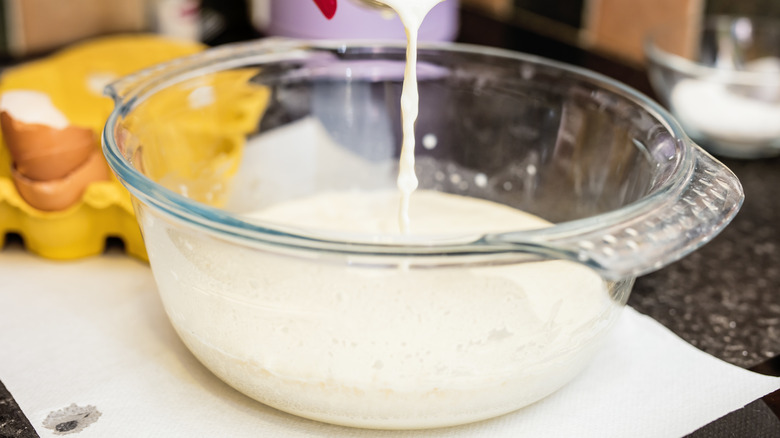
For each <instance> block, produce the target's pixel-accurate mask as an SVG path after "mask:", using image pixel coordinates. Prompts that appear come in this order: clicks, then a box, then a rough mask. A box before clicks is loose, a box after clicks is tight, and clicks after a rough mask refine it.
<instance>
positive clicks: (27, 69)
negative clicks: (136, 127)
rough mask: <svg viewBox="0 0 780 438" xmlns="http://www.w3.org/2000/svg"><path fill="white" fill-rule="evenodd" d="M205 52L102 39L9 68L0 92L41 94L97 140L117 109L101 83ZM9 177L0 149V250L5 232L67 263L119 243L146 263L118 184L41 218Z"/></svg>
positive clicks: (150, 39) (183, 45)
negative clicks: (112, 239)
mask: <svg viewBox="0 0 780 438" xmlns="http://www.w3.org/2000/svg"><path fill="white" fill-rule="evenodd" d="M203 48H204V47H203V46H202V45H200V44H195V43H190V42H182V41H176V40H170V39H165V38H162V37H158V36H153V35H124V36H113V37H107V38H102V39H98V40H93V41H89V42H86V43H82V44H79V45H77V46H73V47H71V48H69V49H66V50H63V51H61V52H59V53H57V54H54V55H52V56H50V57H48V58H46V59H42V60H40V61H36V62H31V63H28V64H25V65H22V66H19V67H16V68H12V69H8V70H7V71H5V72H4V73H3V75H2V78H0V93H2V92H5V91H10V90H20V89H21V90H33V91H41V92H44V93H46V94H48V95H49V97H50V98H51V100H52V103H53V104H54V105H55V106H56V107H57V108H58V109H59V110H60V111H62V112H63V113H64V114H65V115H66V116H67V117H68V119H69V120H70V122H71V123H72V124H74V125H77V126H82V127H87V128H90V129H92V130H93V132H94V133H95V135H96V136H99V134H100V132H101V130H102V129H103V125H104V123H105V120H106V119H107V117H108V115H109V114H110V113H111V111H112V109H113V106H114V104H113V101H112V100H111V99H109V98H108V97H105V96H103V95H102V88H103V86H104V85H106V83H108V82H111V81H112V80H114V79H117V78H119V77H122V76H124V75H127V74H130V73H132V72H134V71H137V70H140V69H142V68H144V67H148V66H151V65H154V64H157V63H160V62H164V61H166V60H170V59H173V58H176V57H180V56H185V55H190V54H194V53H197V52H199V51H201V50H203ZM97 138H99V137H97ZM10 173H11V160H10V156H9V153H8V150H7V148H6V147H5V145H4V144H1V143H0V248H1V247H2V246H3V245H4V244H5V240H6V236H7V234H8V233H17V234H19V235H20V236H22V238H23V240H24V243H25V246H26V248H27V249H28V250H29V251H31V252H33V253H35V254H38V255H40V256H43V257H46V258H51V259H59V260H67V259H76V258H81V257H87V256H92V255H96V254H100V253H102V252H103V251H104V247H105V243H106V239H107V238H109V237H117V238H119V239H121V240H122V241H123V242H124V246H125V250H126V251H127V253H128V254H130V255H133V256H135V257H138V258H141V259H146V251H145V248H144V244H143V240H142V237H141V233H140V231H139V228H138V225H137V223H136V220H135V217H134V214H133V208H132V202H131V199H130V195H129V193H128V192H127V191H126V190H125V189H124V187H122V185H121V184H120V183H119V182H118V181H117V180H116V179H115V178H112V180H110V181H101V182H95V183H92V184H90V185H89V186H88V187H87V189H86V191H85V193H84V195H83V196H82V198H81V200H80V201H79V202H78V203H76V204H75V205H72V206H70V207H69V208H67V209H65V210H62V211H56V212H46V211H40V210H37V209H35V208H33V207H31V206H30V205H29V204H27V203H26V202H25V201H24V200H23V199H22V197H21V196H20V195H19V193H18V192H17V190H16V187H15V186H14V183H13V181H12V180H11V177H10Z"/></svg>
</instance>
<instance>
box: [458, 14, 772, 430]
mask: <svg viewBox="0 0 780 438" xmlns="http://www.w3.org/2000/svg"><path fill="white" fill-rule="evenodd" d="M461 20H462V21H461V34H460V37H459V40H460V41H462V42H467V43H472V44H482V45H488V46H495V47H503V48H507V49H511V50H517V51H521V52H526V53H531V54H535V55H540V56H544V57H547V58H551V59H555V60H559V61H563V62H567V63H570V64H574V65H578V66H581V67H584V68H587V69H590V70H594V71H597V72H599V73H602V74H604V75H607V76H610V77H612V78H615V79H617V80H619V81H621V82H623V83H626V84H628V85H630V86H632V87H634V88H636V89H637V90H639V91H641V92H643V93H645V94H647V95H649V96H651V97H655V96H654V94H653V91H652V88H651V86H650V83H649V80H648V78H647V74H646V72H645V71H644V70H643V69H642V68H639V67H636V66H631V65H627V64H625V63H621V62H618V61H615V60H612V59H610V58H607V57H605V56H602V55H599V54H596V53H593V52H589V51H587V50H583V49H580V48H576V47H573V46H571V45H567V44H564V43H562V42H559V41H556V40H553V39H550V38H547V37H544V36H540V35H537V34H534V33H530V32H528V31H525V30H523V29H520V28H518V27H514V26H511V25H507V24H503V23H500V22H498V21H495V20H493V19H490V18H487V17H484V16H481V15H479V14H474V13H469V12H464V13H463V14H462V16H461ZM720 160H721V161H722V162H723V163H724V164H726V165H727V166H728V167H729V168H730V169H731V170H732V171H733V172H734V173H735V174H736V175H737V177H738V178H739V179H740V181H741V183H742V185H743V188H744V191H745V202H744V204H743V206H742V209H741V210H740V212H739V214H738V215H737V217H736V218H735V219H734V221H733V222H732V223H731V224H730V225H729V226H728V227H727V228H726V229H725V230H724V231H723V232H722V233H721V234H720V235H718V236H717V237H716V238H715V239H713V240H712V241H711V242H710V243H708V244H707V245H705V246H704V247H702V248H700V249H699V250H697V251H695V252H694V253H692V254H691V255H689V256H687V257H685V258H683V259H682V260H680V261H678V262H676V263H673V264H671V265H669V266H667V267H665V268H663V269H661V270H660V271H657V272H654V273H651V274H649V275H646V276H643V277H640V278H638V279H637V281H636V285H635V287H634V290H633V292H632V294H631V297H630V299H629V301H628V304H629V305H630V306H632V307H634V308H635V309H637V310H638V311H640V312H642V313H645V314H647V315H650V316H652V317H653V318H654V319H655V320H657V321H658V322H660V323H662V324H663V325H664V326H666V327H668V328H669V329H671V330H672V331H673V332H675V333H676V334H677V335H678V336H680V337H681V338H683V339H685V340H686V341H688V342H689V343H691V344H692V345H694V346H696V347H698V348H699V349H701V350H703V351H705V352H707V353H709V354H711V355H713V356H715V357H717V358H720V359H722V360H724V361H726V362H729V363H732V364H734V365H737V366H740V367H743V368H748V369H752V370H754V371H758V372H761V373H764V374H769V375H774V376H778V375H780V297H778V292H780V200H778V197H777V193H778V187H780V158H774V159H764V160H735V159H724V158H720ZM693 408H694V407H692V409H693ZM773 412H774V414H773ZM777 415H780V391H779V392H775V393H774V394H770V395H768V396H766V397H764V399H763V400H762V401H757V402H755V403H753V404H751V405H748V406H747V407H746V408H745V409H742V410H740V411H737V412H735V413H733V414H731V415H729V416H727V417H725V418H723V419H721V420H718V421H716V422H715V423H713V424H711V425H710V426H708V427H705V428H704V429H702V430H700V431H699V432H697V433H695V434H693V435H692V436H693V437H721V436H723V437H726V436H728V437H732V436H737V437H742V436H762V437H775V436H780V420H778V417H777ZM751 427H755V428H753V429H751Z"/></svg>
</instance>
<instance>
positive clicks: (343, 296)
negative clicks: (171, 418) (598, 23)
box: [103, 40, 743, 428]
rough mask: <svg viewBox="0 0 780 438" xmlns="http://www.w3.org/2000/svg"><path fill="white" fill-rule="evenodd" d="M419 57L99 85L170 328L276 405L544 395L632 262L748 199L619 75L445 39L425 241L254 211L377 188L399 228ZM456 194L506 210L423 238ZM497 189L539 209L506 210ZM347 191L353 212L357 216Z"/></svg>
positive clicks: (446, 410)
mask: <svg viewBox="0 0 780 438" xmlns="http://www.w3.org/2000/svg"><path fill="white" fill-rule="evenodd" d="M404 64H405V47H404V46H402V45H392V44H379V43H377V44H371V43H355V44H348V43H324V42H316V43H314V42H301V41H290V40H265V41H259V42H252V43H247V44H240V45H233V46H225V47H221V48H217V49H212V50H209V51H207V52H205V53H202V54H199V55H196V56H193V57H190V58H184V59H180V60H177V61H174V62H172V63H169V64H164V65H161V66H158V67H155V68H152V69H149V70H146V71H143V72H140V73H138V74H136V75H133V76H130V77H127V78H124V79H122V80H120V81H119V82H117V83H115V84H113V85H111V86H109V88H108V92H109V93H110V94H111V95H112V97H113V98H114V99H115V101H116V108H115V110H114V112H113V113H112V114H111V116H110V117H109V119H108V121H107V124H106V128H105V131H104V134H103V141H104V151H105V154H106V157H107V160H108V162H109V164H110V166H111V168H112V169H113V171H114V172H115V173H116V175H117V177H118V178H119V179H120V180H121V181H122V183H123V184H124V185H125V186H126V187H127V189H128V190H129V191H130V192H131V194H132V195H133V197H134V205H135V209H136V214H137V219H138V222H139V224H140V227H141V229H142V231H143V235H144V239H145V243H146V246H147V251H148V255H149V260H150V263H151V267H152V270H153V273H154V277H155V280H156V282H157V285H158V288H159V293H160V296H161V298H162V302H163V305H164V307H165V310H166V312H167V314H168V316H169V318H170V321H171V323H172V325H173V326H174V327H175V329H176V330H177V332H178V334H179V335H180V337H181V339H182V340H183V341H184V343H185V344H186V345H187V346H188V347H189V349H190V350H191V351H192V353H193V354H194V355H195V356H197V357H198V359H199V360H200V361H201V362H202V363H203V364H205V366H207V367H208V368H209V369H210V370H211V371H213V373H214V374H216V375H217V376H219V377H220V378H221V379H223V380H224V381H225V382H227V383H229V384H230V385H232V386H233V387H235V388H236V389H238V390H239V391H242V392H243V393H245V394H247V395H249V396H250V397H252V398H255V399H257V400H259V401H261V402H263V403H266V404H268V405H270V406H273V407H276V408H278V409H281V410H284V411H287V412H291V413H293V414H297V415H301V416H304V417H308V418H312V419H317V420H321V421H326V422H331V423H337V424H343V425H350V426H359V427H370V428H424V427H437V426H447V425H454V424H461V423H467V422H471V421H477V420H481V419H485V418H490V417H493V416H497V415H501V414H504V413H507V412H510V411H513V410H515V409H518V408H521V407H523V406H526V405H528V404H530V403H533V402H535V401H537V400H539V399H541V398H543V397H545V396H547V395H548V394H550V393H552V392H554V391H555V390H556V389H558V388H560V387H561V386H563V385H564V384H566V383H567V382H568V381H570V380H571V379H572V378H574V377H575V376H576V375H577V374H578V373H579V372H580V371H581V370H582V368H583V367H584V366H586V365H587V363H588V361H589V359H590V358H591V356H592V355H593V354H594V352H595V351H596V350H597V348H598V345H599V343H600V342H601V341H602V339H603V338H604V335H605V334H606V333H607V332H608V331H609V329H610V328H611V327H612V326H613V323H614V322H615V320H616V318H617V317H618V315H619V314H620V310H621V308H622V307H624V305H625V302H626V299H627V297H628V294H629V292H630V289H631V287H632V285H633V279H634V277H635V276H637V275H640V274H643V273H646V272H649V271H652V270H655V269H658V268H660V267H662V266H664V265H665V264H668V263H670V262H672V261H674V260H677V259H679V258H680V257H682V256H684V255H685V254H687V253H689V252H690V251H693V250H694V249H696V248H697V247H699V246H700V245H703V244H704V243H705V242H707V241H709V240H710V239H711V238H712V237H713V236H714V235H715V234H717V233H718V232H719V231H720V230H721V229H722V228H723V227H724V226H726V224H727V223H728V222H729V221H730V220H731V219H732V217H733V216H734V215H735V214H736V212H737V210H738V208H739V206H740V204H741V202H742V199H743V194H742V191H741V187H740V185H739V182H738V181H737V179H736V178H735V177H734V175H733V174H732V173H731V172H730V171H729V170H728V169H726V168H725V167H724V166H723V165H722V164H720V163H718V162H717V161H715V160H714V159H713V158H712V157H710V156H709V155H707V154H706V153H705V152H703V151H702V150H701V149H699V148H698V147H697V146H696V145H694V144H693V143H692V142H691V141H690V140H689V139H688V138H687V137H686V136H685V134H683V131H682V130H681V129H680V127H679V125H678V124H677V123H676V122H675V121H674V119H673V118H672V117H670V116H669V115H668V114H667V113H666V112H665V111H664V110H663V109H662V108H660V107H658V106H657V105H656V104H655V103H653V102H652V101H651V100H649V99H648V98H646V97H644V96H642V95H640V94H638V93H637V92H635V91H633V90H631V89H629V88H628V87H626V86H624V85H621V84H619V83H617V82H615V81H613V80H610V79H607V78H605V77H602V76H599V75H597V74H594V73H591V72H588V71H584V70H581V69H577V68H574V67H570V66H566V65H563V64H559V63H555V62H551V61H548V60H544V59H540V58H536V57H532V56H527V55H523V54H519V53H514V52H508V51H502V50H495V49H489V48H484V47H472V46H464V45H430V46H423V47H422V48H421V49H420V51H419V66H418V76H419V80H420V83H419V86H420V102H421V111H420V117H419V119H418V121H417V125H416V127H417V140H418V145H419V146H418V148H417V151H416V154H417V161H416V171H417V174H418V176H419V179H420V192H419V193H415V194H413V195H412V212H411V216H412V218H411V221H412V222H411V225H412V230H413V232H412V234H409V235H402V234H400V233H399V232H397V231H388V232H372V231H370V227H369V230H368V231H366V230H364V229H363V225H365V223H364V222H366V223H367V221H369V219H367V218H366V219H365V221H362V219H360V216H358V218H357V220H356V221H355V222H350V223H349V224H350V225H347V226H345V227H343V228H345V229H339V228H338V227H336V228H328V227H325V226H324V225H323V226H320V220H319V218H320V216H312V215H311V214H310V213H307V212H306V210H301V212H300V213H299V214H297V215H296V214H292V215H290V216H289V217H288V219H289V220H288V219H278V218H277V219H273V218H270V219H269V218H268V217H265V216H263V215H262V212H264V211H268V210H273V209H275V208H277V207H279V208H281V207H280V206H289V205H290V203H297V204H295V205H298V206H300V205H305V204H306V203H307V202H309V201H308V200H312V199H315V198H316V199H320V201H321V204H322V205H321V206H322V207H323V208H324V209H325V210H327V209H328V208H329V206H330V207H332V206H333V205H334V204H331V203H329V202H330V201H322V199H323V198H321V197H320V198H317V197H318V196H325V195H326V194H329V193H330V194H341V195H344V196H352V195H355V194H359V193H369V192H370V193H375V192H376V193H384V194H385V195H388V194H389V195H388V196H386V198H385V199H387V200H388V201H387V202H378V203H377V204H376V208H377V209H379V210H381V211H383V212H384V211H386V213H381V215H384V216H386V218H387V221H386V222H387V223H390V224H392V223H393V221H394V220H395V219H396V213H395V211H396V210H395V208H396V207H397V197H396V196H395V194H396V192H395V191H394V190H395V189H394V187H395V181H396V176H397V172H398V156H399V149H400V146H399V145H400V136H401V131H400V129H401V128H400V120H399V118H400V104H399V100H400V93H401V85H402V79H403V70H404ZM437 193H438V194H439V195H436V194H437ZM441 193H447V194H451V195H452V198H457V196H455V195H458V196H468V197H470V198H474V199H479V200H486V201H490V202H492V203H493V204H490V205H487V204H479V203H476V204H473V205H472V207H471V208H470V209H468V210H466V211H464V212H463V214H457V215H456V214H453V215H451V216H449V217H444V218H441V217H440V218H438V219H437V220H436V221H434V223H433V224H432V226H430V227H429V229H428V231H426V232H414V230H415V225H416V224H417V223H418V222H420V221H421V222H425V218H422V219H420V218H419V217H418V216H415V215H416V214H417V213H416V212H417V211H421V210H425V209H426V208H427V209H428V210H430V211H431V213H437V211H436V210H437V209H438V207H437V206H438V205H440V204H437V203H435V202H433V201H435V200H436V199H439V200H441V199H440V198H436V196H445V195H441ZM431 194H433V195H436V196H433V197H432V195H431ZM327 199H333V198H327ZM447 199H451V198H447ZM457 199H462V198H457ZM415 200H416V201H415ZM301 202H302V203H303V204H301ZM311 202H314V201H311ZM415 202H416V203H415ZM436 202H439V201H436ZM475 202H476V201H475ZM483 202H485V201H483ZM496 205H500V206H504V207H502V208H505V209H506V210H509V208H510V207H511V209H512V210H511V211H512V212H513V213H511V214H515V213H514V212H515V211H516V210H514V209H519V210H524V211H525V212H528V213H530V214H532V215H535V216H537V217H539V218H542V219H544V221H546V222H541V221H538V220H537V222H535V225H534V226H532V227H531V229H523V227H522V226H521V224H520V222H517V225H516V226H515V225H514V224H515V222H514V219H512V222H511V224H510V225H506V224H505V225H504V226H503V228H500V229H491V228H489V227H488V224H489V223H490V220H489V218H488V217H487V215H488V214H493V213H494V212H495V207H496ZM331 209H332V210H337V211H335V212H334V211H331V212H330V213H328V214H331V216H332V214H336V216H333V217H335V218H336V219H335V222H336V225H338V222H339V220H340V219H339V217H340V216H339V214H341V213H347V214H349V213H351V212H350V211H343V210H345V209H341V210H339V209H338V208H336V207H332V208H331ZM293 211H295V210H293ZM258 212H260V213H258ZM328 214H326V215H325V216H328ZM361 214H362V213H361ZM381 215H380V216H381ZM331 216H328V217H329V220H330V221H331V222H334V220H333V217H331ZM512 217H513V218H514V216H512ZM467 218H469V219H468V220H466V219H467ZM352 219H353V220H355V218H352ZM469 220H470V221H471V223H470V224H471V228H470V230H469V231H458V232H448V231H447V229H448V228H447V226H448V225H449V223H450V222H453V223H455V222H458V221H467V222H468V221H469ZM483 222H484V224H483ZM302 223H306V224H307V225H306V224H304V225H301V224H302ZM355 224H357V225H360V227H354V229H353V225H355ZM331 225H332V224H331ZM369 225H370V224H369ZM429 225H431V224H429Z"/></svg>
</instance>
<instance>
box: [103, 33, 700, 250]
mask: <svg viewBox="0 0 780 438" xmlns="http://www.w3.org/2000/svg"><path fill="white" fill-rule="evenodd" d="M355 48H367V49H372V50H382V49H394V50H405V48H406V45H405V44H404V43H403V42H397V41H365V40H359V41H345V40H339V41H327V40H318V41H309V40H296V39H280V38H266V39H263V40H257V41H250V42H243V43H234V44H227V45H224V46H219V47H216V48H211V49H208V50H206V51H204V52H201V53H198V54H195V55H190V56H187V57H183V58H178V59H175V60H173V61H170V62H167V63H163V64H159V65H156V66H153V67H150V68H147V69H144V70H141V71H139V72H137V73H134V74H131V75H129V76H126V77H124V78H121V79H119V80H118V81H116V82H114V83H113V84H110V85H108V86H107V87H106V94H107V95H109V96H110V97H112V98H113V99H114V102H115V107H114V109H113V111H112V112H111V114H110V115H109V117H108V119H107V121H106V124H105V127H104V129H103V133H102V143H103V152H104V155H105V157H106V160H107V162H108V164H109V166H110V168H111V169H112V171H113V172H114V173H115V175H116V176H117V178H118V179H119V180H120V182H121V183H122V184H123V185H124V186H125V187H126V188H127V189H128V191H129V192H130V193H131V194H132V195H133V196H134V197H135V198H137V199H138V200H139V201H140V202H142V203H144V204H146V205H149V206H153V207H154V208H156V209H158V210H161V211H163V212H165V213H166V214H168V215H169V216H171V217H173V218H175V219H176V220H179V221H183V222H185V223H187V224H189V225H191V226H194V227H196V228H197V229H200V230H201V231H207V232H209V233H211V234H215V235H217V236H219V237H220V238H223V239H227V240H230V241H235V242H238V243H240V244H250V245H251V244H257V245H264V244H271V245H274V246H281V247H286V248H289V249H300V250H314V251H318V252H331V253H338V254H347V255H348V254H355V255H361V254H370V255H385V256H403V257H409V256H439V255H454V254H458V255H479V254H495V253H506V252H517V251H518V247H517V245H513V246H512V247H511V248H508V247H507V246H506V245H501V244H496V243H494V242H496V241H501V240H502V239H500V238H499V239H494V238H491V236H503V235H509V234H511V235H512V240H513V241H515V242H518V241H521V242H525V243H526V245H527V248H528V250H529V252H535V253H538V254H544V252H545V251H544V242H545V241H547V240H548V239H551V238H554V237H556V236H576V235H579V234H583V235H584V234H586V233H592V232H594V231H598V230H602V229H608V228H609V227H610V226H611V225H612V224H618V223H621V222H623V221H626V220H630V219H631V218H634V217H639V216H641V215H643V214H645V213H647V212H648V211H652V210H655V209H657V208H659V207H661V206H662V205H664V204H665V203H666V202H668V200H669V199H670V198H671V199H675V198H676V195H679V193H681V192H682V191H683V190H684V188H685V187H686V184H687V180H688V179H689V177H690V175H691V174H692V173H693V169H694V165H695V161H696V149H697V148H698V147H697V146H696V145H695V144H694V143H693V142H692V141H691V140H690V139H689V138H688V136H687V135H686V134H685V133H684V131H683V129H682V127H681V126H680V124H679V123H678V122H677V121H676V119H674V117H673V116H672V115H671V114H670V113H669V112H668V111H667V110H665V109H664V108H663V107H661V106H660V104H658V103H657V102H655V101H654V100H652V99H651V98H649V97H647V96H646V95H644V94H642V93H641V92H639V91H637V90H635V89H633V88H631V87H629V86H628V85H625V84H623V83H621V82H619V81H617V80H615V79H612V78H609V77H607V76H604V75H602V74H599V73H596V72H594V71H591V70H587V69H584V68H581V67H577V66H574V65H570V64H566V63H563V62H559V61H554V60H550V59H547V58H544V57H540V56H535V55H530V54H526V53H521V52H516V51H511V50H506V49H498V48H492V47H486V46H479V45H470V44H462V43H422V44H420V45H419V49H420V50H428V51H439V52H443V53H446V52H460V53H472V54H478V55H483V56H485V55H487V56H492V57H499V58H508V59H512V60H517V61H522V62H526V63H531V64H537V65H541V66H544V67H548V68H553V69H558V70H562V71H564V72H566V73H569V74H571V75H573V76H575V77H578V78H579V79H584V80H586V81H588V82H590V83H592V84H594V85H596V86H597V87H598V88H600V89H604V90H606V91H608V92H611V93H614V94H617V95H620V96H621V97H622V98H625V99H627V100H629V101H631V102H633V103H634V104H635V105H636V106H637V107H639V108H641V109H642V110H643V111H644V112H646V113H648V114H649V115H650V116H652V117H653V118H654V119H655V120H657V121H658V122H659V123H660V124H661V125H663V126H664V127H665V128H666V129H667V130H668V132H669V133H670V135H671V138H672V139H673V140H674V145H675V153H676V156H675V158H676V159H677V163H676V164H675V171H674V172H673V173H672V174H671V175H669V176H668V178H667V179H666V181H664V182H663V183H661V184H659V185H658V186H657V187H656V188H655V189H654V191H653V192H652V193H650V194H648V195H646V196H644V197H642V198H640V199H638V200H636V201H634V202H632V203H630V204H628V205H625V206H623V207H620V208H618V209H615V210H611V211H607V212H604V213H600V214H597V215H594V216H589V217H586V218H581V219H576V220H571V221H566V222H560V223H556V224H553V225H552V226H550V227H546V228H540V229H532V230H522V231H510V232H506V233H495V234H485V235H482V236H481V237H478V238H477V239H475V240H473V241H470V242H467V243H452V240H451V239H445V240H444V241H443V242H441V241H438V242H437V241H436V240H417V239H415V240H413V241H408V242H406V241H404V240H399V241H397V242H395V241H394V242H392V243H364V242H351V241H334V240H331V239H327V238H323V237H322V236H321V235H315V234H306V233H300V234H298V233H294V232H290V230H289V229H285V228H283V227H279V226H277V225H275V224H268V223H260V222H258V221H254V220H252V221H247V220H246V219H243V218H242V216H241V215H239V214H233V213H229V212H226V211H224V210H221V209H219V208H216V207H211V206H208V205H205V204H202V203H199V202H197V201H194V200H192V199H189V198H187V197H186V196H183V195H181V194H179V193H176V192H174V191H172V190H170V189H167V188H165V187H163V186H162V185H160V184H158V183H156V182H154V181H152V180H151V179H150V178H148V177H147V176H145V175H143V174H142V173H140V172H139V171H137V170H136V169H135V168H134V167H133V165H132V164H131V162H130V161H129V160H128V159H127V158H125V156H124V154H123V153H122V151H121V149H120V147H119V145H118V144H117V142H116V140H115V138H114V136H113V132H114V128H115V127H116V126H117V125H118V123H119V122H120V119H121V118H122V117H124V116H125V115H127V114H129V113H130V112H131V111H132V109H133V107H134V106H135V105H137V104H138V103H140V102H142V101H143V100H144V99H145V98H146V97H148V96H151V95H153V94H154V93H155V92H157V91H159V90H161V89H163V88H165V87H167V86H169V85H173V84H175V83H178V82H181V81H184V80H187V79H191V78H194V77H197V76H198V74H199V73H201V72H209V73H213V72H217V71H222V70H226V69H230V68H237V67H243V66H246V65H250V64H248V62H247V61H251V60H256V59H257V58H258V57H260V58H262V57H263V56H264V55H269V54H270V55H271V56H277V55H279V54H281V55H285V54H287V55H291V54H294V53H295V52H296V51H300V52H302V53H307V52H313V51H318V50H329V51H345V50H348V49H355ZM572 258H574V257H572Z"/></svg>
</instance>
